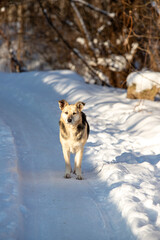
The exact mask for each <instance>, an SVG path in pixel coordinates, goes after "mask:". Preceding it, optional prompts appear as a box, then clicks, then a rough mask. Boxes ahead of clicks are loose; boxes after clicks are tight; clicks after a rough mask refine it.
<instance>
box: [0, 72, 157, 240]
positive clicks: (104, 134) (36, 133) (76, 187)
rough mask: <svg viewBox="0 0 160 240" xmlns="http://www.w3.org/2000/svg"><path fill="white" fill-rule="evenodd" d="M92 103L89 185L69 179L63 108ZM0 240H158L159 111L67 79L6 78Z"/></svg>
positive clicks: (0, 97) (1, 90)
mask: <svg viewBox="0 0 160 240" xmlns="http://www.w3.org/2000/svg"><path fill="white" fill-rule="evenodd" d="M60 99H66V100H67V101H68V102H69V103H74V102H76V101H78V100H81V101H84V102H85V103H86V106H85V109H84V112H85V113H86V115H87V119H88V121H89V123H90V127H91V134H90V137H89V140H88V143H87V145H86V148H85V152H84V158H83V163H82V170H83V176H84V177H85V180H83V181H80V182H79V181H76V180H75V178H74V176H72V179H70V180H66V179H64V178H63V173H64V161H63V155H62V151H61V146H60V143H59V136H58V135H59V130H58V121H59V117H60V111H59V108H58V100H60ZM0 136H1V138H0V139H1V146H0V159H1V160H0V173H1V175H0V176H1V186H0V195H1V198H0V202H1V207H0V209H1V212H0V239H12V240H13V239H21V240H22V239H23V240H28V239H29V240H32V239H33V240H36V239H37V240H45V239H46V240H50V239H53V238H54V239H57V240H59V239H66V240H68V239H71V240H72V239H82V238H83V239H87V240H89V239H92V240H94V239H95V240H97V239H101V240H103V239H108V240H109V239H119V240H122V239H123V240H129V239H130V240H132V239H141V240H155V239H157V240H158V239H160V186H159V181H160V147H159V146H160V115H159V103H158V102H149V101H144V102H143V103H142V104H141V105H140V104H139V102H138V101H137V100H134V101H133V100H129V99H126V91H125V90H120V89H114V88H106V87H100V86H95V85H87V84H85V83H84V80H83V79H82V78H81V77H80V76H78V75H77V74H75V73H73V72H70V71H53V72H52V71H51V72H30V73H22V74H3V73H0Z"/></svg>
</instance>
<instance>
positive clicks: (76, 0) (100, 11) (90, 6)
mask: <svg viewBox="0 0 160 240" xmlns="http://www.w3.org/2000/svg"><path fill="white" fill-rule="evenodd" d="M70 1H71V2H77V3H79V4H82V5H85V6H86V7H88V8H90V9H91V10H93V11H96V12H99V13H101V14H103V15H105V16H107V17H109V18H114V17H115V13H109V12H107V11H105V10H102V9H100V8H98V7H95V6H93V5H92V4H90V3H87V2H85V1H83V0H70Z"/></svg>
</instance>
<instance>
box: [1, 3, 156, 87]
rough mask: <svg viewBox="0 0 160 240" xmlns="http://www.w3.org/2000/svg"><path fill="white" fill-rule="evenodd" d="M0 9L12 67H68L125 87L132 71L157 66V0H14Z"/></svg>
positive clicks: (4, 43) (88, 77)
mask: <svg viewBox="0 0 160 240" xmlns="http://www.w3.org/2000/svg"><path fill="white" fill-rule="evenodd" d="M0 10H1V15H0V22H1V28H0V37H1V42H0V44H1V48H8V56H10V55H9V54H10V49H12V50H13V51H12V52H13V53H14V56H15V59H16V60H17V64H19V67H18V68H17V67H16V68H15V71H17V69H23V65H25V66H26V68H27V69H28V70H35V69H39V70H44V69H64V68H65V69H66V68H67V69H71V70H74V71H76V72H78V73H79V74H81V75H83V76H84V77H85V79H86V81H88V82H93V83H96V84H102V85H107V86H109V85H112V86H115V87H125V80H126V77H127V75H128V74H129V73H130V72H132V71H135V70H141V69H143V68H148V69H150V70H154V71H159V70H160V69H159V68H160V64H159V62H160V59H159V58H160V57H159V56H160V52H159V51H160V48H159V45H160V44H159V43H160V42H159V41H160V3H159V0H156V1H153V2H152V1H150V0H148V1H147V0H141V1H138V0H120V1H116V0H115V1H110V0H100V1H99V0H88V1H84V0H46V1H42V0H36V1H33V0H26V1H20V0H19V1H18V0H17V1H16V0H12V1H2V2H1V3H0ZM4 36H5V37H4ZM6 52H7V51H6ZM0 55H2V52H0ZM8 56H7V54H6V56H5V57H6V59H7V58H8V59H10V61H11V57H8ZM15 63H16V61H15ZM17 66H18V65H17ZM20 66H21V68H20ZM12 71H13V70H12ZM19 71H21V70H19Z"/></svg>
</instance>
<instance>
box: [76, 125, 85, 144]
mask: <svg viewBox="0 0 160 240" xmlns="http://www.w3.org/2000/svg"><path fill="white" fill-rule="evenodd" d="M84 129H85V125H84V124H79V125H78V126H77V132H76V133H75V135H76V137H77V141H80V140H81V139H82V137H83V133H84Z"/></svg>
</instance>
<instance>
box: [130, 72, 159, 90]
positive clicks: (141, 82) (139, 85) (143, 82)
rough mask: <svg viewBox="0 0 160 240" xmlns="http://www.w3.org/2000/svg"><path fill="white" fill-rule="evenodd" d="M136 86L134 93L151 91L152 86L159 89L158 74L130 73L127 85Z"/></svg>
mask: <svg viewBox="0 0 160 240" xmlns="http://www.w3.org/2000/svg"><path fill="white" fill-rule="evenodd" d="M133 84H135V85H136V92H142V91H144V90H147V89H152V87H153V86H157V88H160V72H152V71H146V70H145V71H140V72H133V73H130V74H129V75H128V77H127V85H128V86H132V85H133Z"/></svg>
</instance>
